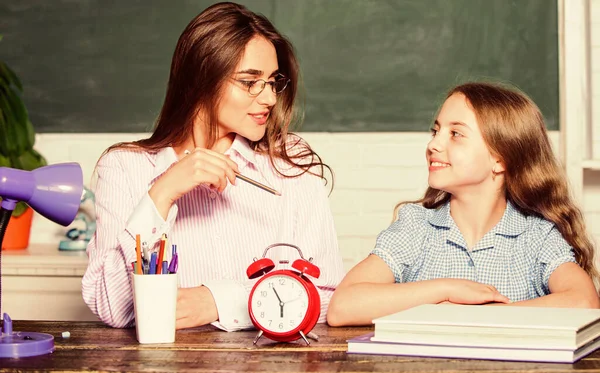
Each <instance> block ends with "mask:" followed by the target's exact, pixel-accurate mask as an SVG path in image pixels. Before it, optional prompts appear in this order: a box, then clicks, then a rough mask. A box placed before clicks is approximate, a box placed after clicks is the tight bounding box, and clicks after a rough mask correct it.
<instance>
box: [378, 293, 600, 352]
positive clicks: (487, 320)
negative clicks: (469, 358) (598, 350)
mask: <svg viewBox="0 0 600 373" xmlns="http://www.w3.org/2000/svg"><path fill="white" fill-rule="evenodd" d="M373 323H374V324H375V333H374V337H373V341H379V342H401V343H410V344H430V345H443V346H470V347H495V348H524V349H527V348H529V349H531V348H533V349H555V350H556V349H558V350H571V351H574V350H577V349H579V348H581V347H583V346H587V345H588V344H589V343H590V342H592V341H594V340H596V339H597V338H598V337H599V336H600V310H598V309H581V308H544V307H518V306H498V307H496V306H483V305H451V304H424V305H421V306H417V307H413V308H410V309H408V310H405V311H401V312H398V313H395V314H392V315H388V316H384V317H380V318H377V319H375V320H373Z"/></svg>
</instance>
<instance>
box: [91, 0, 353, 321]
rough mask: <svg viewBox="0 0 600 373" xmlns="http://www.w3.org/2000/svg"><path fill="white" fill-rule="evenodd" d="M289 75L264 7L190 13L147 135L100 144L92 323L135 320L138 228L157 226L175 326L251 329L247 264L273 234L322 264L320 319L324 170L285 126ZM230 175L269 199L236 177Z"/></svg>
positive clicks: (328, 241) (292, 67) (291, 64)
mask: <svg viewBox="0 0 600 373" xmlns="http://www.w3.org/2000/svg"><path fill="white" fill-rule="evenodd" d="M297 85H298V63H297V60H296V57H295V55H294V51H293V47H292V45H291V44H290V43H289V41H287V39H285V38H284V37H283V36H282V35H281V34H279V33H278V32H277V30H276V29H275V28H274V27H273V25H272V24H271V23H270V22H269V21H268V20H267V19H266V18H264V17H263V16H260V15H257V14H255V13H253V12H251V11H249V10H248V9H246V8H245V7H243V6H241V5H237V4H233V3H221V4H216V5H213V6H211V7H209V8H208V9H206V10H205V11H204V12H202V13H201V14H200V15H198V16H197V17H196V18H194V19H193V20H192V21H191V22H190V24H189V25H188V26H187V28H186V29H185V30H184V31H183V33H182V35H181V36H180V38H179V42H178V43H177V47H176V49H175V53H174V55H173V61H172V65H171V72H170V76H169V83H168V88H167V93H166V97H165V102H164V105H163V107H162V110H161V112H160V116H159V118H158V121H157V124H156V127H155V130H154V132H153V134H152V136H151V137H150V138H148V139H144V140H140V141H135V142H133V143H124V144H117V145H115V146H113V147H111V148H110V149H109V150H108V151H107V152H106V153H105V154H104V155H103V156H102V157H101V158H100V160H99V161H98V164H97V168H96V172H97V178H98V179H97V183H96V190H95V193H96V213H97V230H96V234H95V236H94V237H93V238H92V240H91V241H90V243H89V246H88V249H87V253H88V256H89V266H88V269H87V271H86V273H85V275H84V278H83V284H82V285H83V286H82V287H83V298H84V300H85V302H86V303H87V305H88V306H89V307H90V309H91V310H92V311H93V312H94V313H95V314H96V315H97V316H98V317H99V318H100V319H101V320H102V321H104V322H105V323H107V324H109V325H111V326H114V327H126V326H130V325H132V324H133V321H134V313H133V300H132V289H131V283H130V276H129V272H131V263H132V262H134V261H135V260H136V235H137V234H139V235H141V241H143V242H145V243H146V244H147V245H148V246H149V247H150V248H153V247H156V246H157V245H158V241H159V239H160V238H161V235H162V234H163V233H165V234H167V236H168V241H169V242H170V243H172V244H177V252H178V255H179V270H178V276H179V283H180V289H179V292H178V300H177V324H176V327H177V328H178V329H181V328H189V327H194V326H199V325H204V324H208V323H214V325H216V326H218V327H220V328H223V329H225V330H237V329H244V328H248V327H251V326H252V324H251V322H250V318H249V316H248V294H249V290H250V288H251V286H252V285H253V284H254V282H255V281H256V280H254V281H252V282H251V281H249V280H248V278H247V277H246V268H247V267H248V266H249V265H250V264H251V263H252V262H253V259H254V258H260V257H262V255H263V253H264V251H265V249H266V247H267V246H269V245H271V244H274V243H288V244H294V245H296V246H298V247H299V248H300V250H302V253H303V255H304V257H305V258H311V257H312V258H313V263H314V264H316V265H317V266H318V267H319V268H320V269H321V274H322V275H321V277H320V278H319V279H318V280H315V283H316V285H317V286H318V287H319V290H320V294H321V304H322V308H321V321H324V320H325V313H326V309H327V306H328V303H329V298H330V297H331V295H332V293H333V289H334V288H335V287H336V285H337V284H338V283H339V281H340V280H341V279H342V277H343V274H344V272H343V267H342V261H341V257H340V255H339V252H338V246H337V238H336V232H335V229H334V225H333V219H332V215H331V211H330V209H329V204H328V199H327V188H325V187H324V183H323V179H322V178H323V168H324V167H326V166H325V165H324V164H323V163H322V162H321V160H320V158H319V157H318V156H317V155H316V154H315V153H314V152H313V151H312V149H311V148H310V147H309V146H308V145H307V144H306V143H305V142H303V141H302V140H301V139H300V138H299V137H297V136H291V135H289V134H288V128H289V126H290V124H291V123H292V122H293V119H294V118H293V116H294V114H295V112H294V107H293V105H294V100H295V95H296V89H297ZM237 173H239V174H241V175H243V176H246V177H249V178H251V179H254V180H256V181H258V182H260V183H262V184H265V185H266V186H268V187H270V188H272V189H275V190H276V191H277V192H279V193H280V194H281V195H280V196H278V195H275V194H271V193H269V192H267V191H265V190H263V189H261V188H258V187H256V186H254V185H251V184H249V183H246V182H240V180H239V179H238V178H237V176H236V174H237ZM166 253H167V255H165V260H170V258H171V255H170V253H171V249H168V250H166ZM267 256H269V257H271V258H273V259H276V260H275V263H278V261H277V260H279V259H289V260H290V263H291V262H293V260H295V259H297V258H298V251H297V250H295V249H290V248H281V247H280V248H278V247H274V248H272V249H270V250H269V253H268V255H267Z"/></svg>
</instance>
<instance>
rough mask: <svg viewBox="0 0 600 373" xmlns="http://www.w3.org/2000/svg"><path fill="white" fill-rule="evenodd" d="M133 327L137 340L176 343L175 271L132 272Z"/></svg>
mask: <svg viewBox="0 0 600 373" xmlns="http://www.w3.org/2000/svg"><path fill="white" fill-rule="evenodd" d="M131 277H132V279H133V280H132V282H133V307H134V310H135V330H136V334H137V340H138V342H140V343H173V342H175V320H176V317H177V316H176V313H175V311H176V309H177V274H176V273H174V274H166V275H138V274H133V273H132V274H131Z"/></svg>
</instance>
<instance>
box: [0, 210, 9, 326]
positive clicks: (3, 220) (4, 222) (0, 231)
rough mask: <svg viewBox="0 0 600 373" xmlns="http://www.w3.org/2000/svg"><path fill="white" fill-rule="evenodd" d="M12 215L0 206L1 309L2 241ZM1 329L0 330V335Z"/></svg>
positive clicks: (0, 280) (0, 301)
mask: <svg viewBox="0 0 600 373" xmlns="http://www.w3.org/2000/svg"><path fill="white" fill-rule="evenodd" d="M11 215H12V210H9V209H7V208H5V207H0V310H1V309H2V241H4V233H6V227H8V221H9V220H10V216H11ZM1 334H2V330H0V335H1Z"/></svg>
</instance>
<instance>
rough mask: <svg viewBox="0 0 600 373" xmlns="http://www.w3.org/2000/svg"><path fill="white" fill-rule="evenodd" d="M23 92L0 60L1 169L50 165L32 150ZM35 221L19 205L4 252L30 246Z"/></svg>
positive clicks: (22, 168)
mask: <svg viewBox="0 0 600 373" xmlns="http://www.w3.org/2000/svg"><path fill="white" fill-rule="evenodd" d="M0 40H2V35H0ZM22 92H23V86H22V85H21V81H20V80H19V78H18V77H17V75H16V74H15V73H14V71H13V70H11V69H10V68H9V67H8V65H7V64H6V63H5V62H4V61H2V60H0V167H11V168H16V169H20V170H27V171H31V170H33V169H35V168H38V167H41V166H45V165H47V162H46V159H45V158H44V157H43V156H42V155H41V154H40V153H38V152H37V151H35V150H34V149H33V144H34V143H35V131H34V130H33V125H32V124H31V122H30V121H29V116H28V115H27V109H26V108H25V104H24V102H23V98H22V96H21V95H22ZM0 197H1V196H0ZM32 218H33V209H31V208H30V207H29V206H27V204H25V203H24V202H19V203H18V204H17V206H16V207H15V210H14V211H13V214H12V217H11V220H10V222H9V224H8V228H7V231H6V234H5V237H4V241H3V243H2V249H24V248H26V247H27V246H28V245H29V235H30V231H31V221H32Z"/></svg>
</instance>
